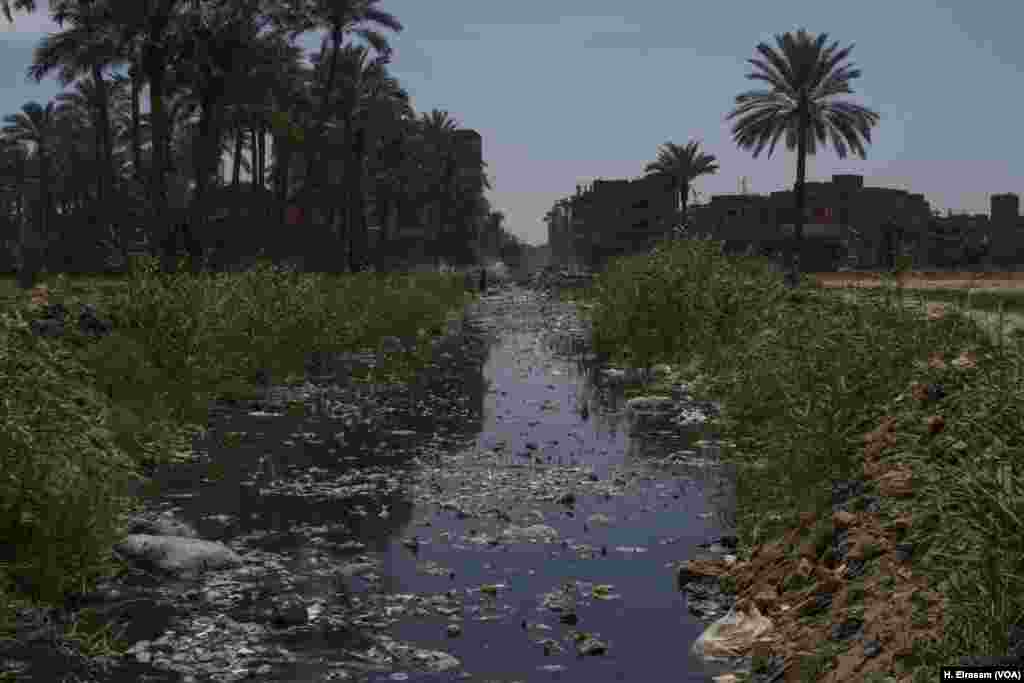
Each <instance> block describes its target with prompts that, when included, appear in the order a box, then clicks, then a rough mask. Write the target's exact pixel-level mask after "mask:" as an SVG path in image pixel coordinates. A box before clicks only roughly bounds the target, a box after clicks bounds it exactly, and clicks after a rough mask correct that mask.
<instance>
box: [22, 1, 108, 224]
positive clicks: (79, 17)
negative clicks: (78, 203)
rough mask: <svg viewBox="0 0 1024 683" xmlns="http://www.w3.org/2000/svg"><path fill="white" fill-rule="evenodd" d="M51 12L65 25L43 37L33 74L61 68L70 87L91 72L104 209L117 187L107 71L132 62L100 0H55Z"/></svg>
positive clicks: (42, 74) (100, 205) (98, 205)
mask: <svg viewBox="0 0 1024 683" xmlns="http://www.w3.org/2000/svg"><path fill="white" fill-rule="evenodd" d="M50 15H51V17H52V18H53V20H54V21H55V22H56V23H57V24H58V25H59V26H61V28H63V27H64V25H65V24H69V25H70V26H69V27H68V28H67V29H65V30H63V31H61V32H60V33H55V34H50V35H47V36H46V37H45V38H43V39H42V40H41V41H40V43H39V45H38V46H37V47H36V50H35V54H34V58H33V62H32V64H31V65H30V66H29V68H28V74H29V77H30V78H32V79H34V80H35V81H36V82H37V83H38V82H40V81H41V80H42V79H43V78H45V77H46V76H47V75H49V74H50V73H52V72H54V71H57V72H58V79H59V81H60V83H61V85H63V86H66V85H68V84H69V83H71V82H72V81H74V80H75V79H77V78H78V77H79V76H82V75H85V74H89V75H91V77H92V81H91V84H90V87H89V89H90V92H89V94H90V95H91V97H92V98H93V99H92V102H91V104H92V108H93V126H92V127H93V130H94V131H95V134H96V151H97V154H101V155H102V156H101V158H102V165H101V166H99V167H98V173H97V176H96V180H97V183H96V187H97V197H96V204H95V207H96V208H97V209H98V211H104V207H105V206H106V203H107V201H106V200H107V197H108V195H109V194H111V193H112V192H113V191H114V168H113V142H112V139H111V134H110V104H109V97H108V90H109V84H108V83H107V82H106V81H105V80H104V76H103V72H104V71H105V70H106V69H108V68H110V67H112V66H116V65H119V64H123V63H125V62H126V61H127V59H128V56H127V55H126V53H125V50H124V49H122V46H121V43H120V41H119V38H118V36H117V34H116V32H115V31H114V30H113V28H112V27H111V24H110V23H109V22H108V21H107V20H106V19H107V17H106V13H105V10H104V8H103V6H102V5H101V4H100V3H99V2H96V1H95V0H51V2H50Z"/></svg>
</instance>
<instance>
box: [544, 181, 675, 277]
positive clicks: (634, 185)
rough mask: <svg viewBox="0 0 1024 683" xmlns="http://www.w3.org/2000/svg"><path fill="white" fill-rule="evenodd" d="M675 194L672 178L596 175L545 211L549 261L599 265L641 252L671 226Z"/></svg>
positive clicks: (574, 264)
mask: <svg viewBox="0 0 1024 683" xmlns="http://www.w3.org/2000/svg"><path fill="white" fill-rule="evenodd" d="M675 215H676V194H675V191H674V189H673V188H672V183H671V179H669V178H666V177H664V176H658V175H650V176H643V177H641V178H637V179H634V180H595V181H594V182H593V183H592V184H591V185H590V186H588V187H586V188H582V187H580V186H577V188H576V194H575V195H573V196H572V197H569V198H567V199H563V200H560V201H558V202H556V203H555V206H554V207H553V208H552V209H551V211H549V212H548V216H547V220H548V242H549V243H550V244H551V245H552V263H553V264H556V265H560V266H567V267H588V268H590V267H601V266H603V264H605V263H607V261H608V260H609V259H610V258H613V257H615V256H622V255H626V254H634V253H639V252H642V251H645V250H647V249H649V248H650V247H651V246H653V245H654V243H655V242H657V241H658V240H659V239H661V238H663V237H664V236H665V235H666V234H668V231H669V230H670V229H671V226H672V223H673V217H674V216H675Z"/></svg>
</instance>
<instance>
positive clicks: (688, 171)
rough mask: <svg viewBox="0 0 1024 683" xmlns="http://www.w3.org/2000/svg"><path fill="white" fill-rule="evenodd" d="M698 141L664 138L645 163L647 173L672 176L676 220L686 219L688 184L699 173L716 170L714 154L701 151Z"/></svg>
mask: <svg viewBox="0 0 1024 683" xmlns="http://www.w3.org/2000/svg"><path fill="white" fill-rule="evenodd" d="M699 148H700V143H699V142H694V141H691V142H689V143H687V144H686V145H685V146H683V145H677V144H675V143H672V142H666V143H665V144H664V145H662V146H661V148H660V149H659V150H658V158H657V159H656V160H655V161H652V162H651V163H649V164H647V166H645V167H644V172H645V173H647V174H649V175H664V176H667V177H669V178H671V179H672V188H673V190H674V191H675V193H676V207H675V208H676V211H677V213H678V216H679V221H680V222H682V223H685V221H686V207H687V204H688V202H689V199H690V184H691V183H692V182H693V181H694V180H696V179H697V178H699V177H700V176H702V175H711V174H712V173H717V172H718V164H717V163H715V162H716V160H715V156H714V155H713V154H704V153H702V152H700V149H699Z"/></svg>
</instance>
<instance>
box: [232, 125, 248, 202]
mask: <svg viewBox="0 0 1024 683" xmlns="http://www.w3.org/2000/svg"><path fill="white" fill-rule="evenodd" d="M244 141H245V135H244V134H243V133H242V129H241V128H236V129H235V154H234V167H233V168H232V169H231V187H232V188H234V190H235V193H236V194H237V192H238V186H239V183H240V182H241V176H242V143H243V142H244Z"/></svg>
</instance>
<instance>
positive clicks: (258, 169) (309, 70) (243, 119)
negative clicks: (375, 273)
mask: <svg viewBox="0 0 1024 683" xmlns="http://www.w3.org/2000/svg"><path fill="white" fill-rule="evenodd" d="M379 3H380V0H49V7H48V9H49V12H50V16H51V17H52V18H53V19H54V21H55V22H56V23H57V24H58V25H59V26H60V27H61V29H62V30H61V31H60V32H58V33H56V34H53V35H49V36H47V37H46V38H44V39H43V40H42V41H41V42H40V44H39V45H38V47H37V48H36V51H35V54H34V59H33V63H32V65H31V66H30V67H29V70H28V76H29V77H30V78H32V79H34V80H36V81H40V80H42V79H43V78H45V77H47V76H50V75H56V76H57V78H58V80H59V82H60V83H61V85H62V86H64V87H66V88H67V87H68V86H72V87H71V89H70V90H67V91H65V92H62V93H61V94H60V95H58V96H57V97H56V98H55V100H54V101H52V102H50V103H47V104H46V105H41V104H38V103H35V102H30V103H27V104H26V105H24V106H23V107H22V110H21V111H20V112H18V113H15V114H11V115H9V116H7V117H5V119H4V120H5V122H6V124H7V125H6V126H5V127H4V128H3V131H2V134H0V176H3V177H6V178H8V180H9V182H10V183H11V184H12V185H13V188H12V189H13V190H14V191H13V192H8V193H7V194H5V195H4V197H5V202H4V205H3V206H2V207H0V208H2V209H4V210H3V211H0V220H2V219H5V218H6V219H8V224H9V225H10V224H13V225H16V226H18V227H19V242H20V246H21V252H22V261H23V263H24V267H23V268H22V269H21V271H20V272H19V282H20V283H21V284H22V286H25V287H30V286H32V284H33V283H34V281H35V278H36V277H37V274H38V271H39V269H40V267H41V265H42V263H41V258H42V250H41V248H40V247H41V245H42V244H43V243H45V242H46V238H47V236H48V235H49V234H50V233H52V232H53V229H52V224H53V222H54V219H55V218H61V219H67V218H68V217H71V216H74V217H76V219H77V218H80V217H82V216H85V217H86V218H87V220H86V221H85V222H86V223H87V224H88V225H90V226H92V232H90V231H89V230H86V229H84V228H76V230H77V231H78V232H79V233H80V235H78V236H79V237H81V238H82V239H84V240H85V241H86V242H88V241H89V240H90V239H92V235H93V233H94V232H95V231H97V230H98V231H99V232H100V233H101V234H102V235H103V236H104V237H106V238H109V240H108V241H109V242H110V243H112V244H114V245H116V246H117V247H118V248H119V249H121V250H122V251H124V250H125V249H126V245H127V243H128V240H129V239H130V237H131V235H130V234H129V233H130V230H129V228H130V227H131V226H132V225H133V220H134V221H135V222H136V223H137V222H140V221H139V220H138V219H139V212H140V211H144V221H143V222H145V223H146V225H147V230H146V234H147V237H148V238H149V243H150V245H151V246H152V247H153V248H154V249H157V250H158V253H159V255H160V256H161V261H162V263H163V267H164V269H165V270H168V271H170V270H173V268H174V266H175V264H176V263H177V258H178V255H179V253H178V248H179V244H178V240H179V238H183V240H184V242H185V245H186V246H189V245H191V246H195V245H202V244H204V243H205V244H208V243H209V239H208V237H209V236H210V235H211V234H213V232H215V230H214V229H213V228H212V227H211V226H210V225H209V219H210V217H211V215H213V214H214V213H215V209H216V208H220V207H221V206H222V205H223V203H224V199H223V198H224V197H230V198H231V199H230V202H228V203H229V211H230V212H231V213H232V214H236V213H237V212H238V211H239V210H240V209H241V208H242V207H243V206H245V205H248V206H250V207H251V206H252V205H254V204H256V205H261V206H263V205H265V206H267V207H269V208H268V211H269V212H270V213H271V215H270V216H269V222H268V223H267V225H273V226H280V224H281V222H282V221H283V219H284V214H285V208H286V206H287V205H289V204H297V205H299V206H302V207H303V208H304V209H306V210H307V213H308V214H309V215H311V216H312V218H313V223H314V226H315V229H314V232H317V238H318V239H320V240H321V241H320V242H319V244H324V242H323V240H325V239H326V240H327V241H328V242H327V245H328V246H332V247H335V249H331V250H329V253H331V254H339V253H345V254H347V264H342V263H341V261H340V259H339V258H338V257H337V256H331V257H330V258H331V264H330V265H329V266H328V267H340V266H342V265H347V266H348V267H349V268H352V269H355V268H359V267H361V266H362V265H364V264H366V263H367V262H368V261H369V260H370V256H371V255H370V254H369V253H368V224H367V214H368V213H370V214H371V215H372V216H374V222H375V223H378V224H380V225H383V226H384V227H385V229H384V230H383V234H382V238H383V240H384V241H385V242H388V241H389V240H391V239H397V238H398V235H397V234H396V232H395V227H396V226H397V225H398V224H399V223H402V222H405V221H404V217H405V216H406V215H407V214H409V213H413V214H424V213H428V214H430V215H431V221H432V223H431V230H430V231H429V235H428V241H429V243H430V247H431V250H432V252H433V255H434V256H435V259H439V258H441V257H442V256H447V255H450V254H455V255H456V258H462V259H467V258H471V257H472V256H473V253H474V248H475V243H476V242H477V241H478V240H479V238H480V234H479V229H478V228H477V226H480V225H482V224H484V223H486V222H487V218H488V216H489V215H490V214H491V207H490V205H489V204H488V202H487V200H486V198H485V197H484V191H485V190H486V189H489V187H490V186H489V183H488V179H487V175H486V172H485V164H484V163H483V162H482V161H481V160H480V159H479V158H478V157H475V158H474V156H473V155H467V154H466V153H465V152H464V149H465V145H464V141H465V140H466V131H463V130H462V129H461V128H460V126H459V124H458V122H457V121H456V120H455V119H454V118H453V117H452V116H451V115H450V114H449V113H448V112H446V111H442V110H434V111H431V112H430V113H428V114H417V113H416V112H415V111H414V110H413V107H412V105H411V102H410V98H409V95H408V93H407V92H406V90H405V89H404V88H403V87H402V85H401V84H400V83H399V81H398V80H397V79H396V78H395V77H394V76H393V75H392V74H391V73H390V70H389V65H390V63H391V58H392V51H391V48H390V46H389V44H388V41H387V38H386V36H385V35H384V33H383V31H391V32H398V31H401V30H402V25H401V24H400V23H399V21H398V20H397V19H396V18H395V17H394V16H393V15H391V14H389V13H387V12H385V11H383V10H382V9H380V7H379ZM0 10H2V11H3V12H4V14H5V15H7V16H8V19H9V20H11V19H12V12H11V11H12V10H18V11H30V12H31V11H35V10H36V3H35V1H34V0H0ZM315 30H323V31H325V37H324V40H323V44H322V46H321V49H320V50H319V52H317V53H315V54H312V55H310V59H309V62H310V63H309V64H308V65H307V64H306V63H305V62H304V60H303V50H302V49H301V48H299V47H297V46H296V45H295V41H296V40H297V38H298V37H299V36H300V35H302V34H304V33H308V32H309V31H315ZM350 36H356V37H358V38H359V39H360V40H361V42H362V44H357V43H353V42H346V41H347V39H348V38H349V37H350ZM122 67H127V73H126V74H125V73H119V72H118V71H116V70H117V69H122ZM122 71H123V69H122ZM144 90H148V95H149V103H150V107H149V109H150V110H149V112H148V113H143V112H142V111H141V107H140V103H141V98H142V94H143V91H144ZM268 148H269V149H268ZM246 151H248V154H246V153H245V152H246ZM225 157H227V158H230V159H231V160H232V164H231V166H232V175H231V179H230V181H229V180H228V178H227V174H226V173H225V171H224V169H223V168H222V167H223V164H222V163H221V161H222V159H224V158H225ZM242 170H245V171H246V172H247V173H248V174H249V176H250V178H251V180H250V183H249V187H248V188H245V189H246V190H247V192H243V188H242V187H241V180H240V175H241V171H242ZM182 202H186V203H187V207H188V209H187V214H186V215H187V219H186V220H184V221H182V220H181V216H180V215H179V213H177V212H176V211H174V210H169V209H175V208H176V207H180V206H181V205H182ZM248 215H249V216H250V217H251V216H252V213H251V211H250V212H249V214H248ZM69 222H70V220H62V221H60V223H62V224H63V225H64V227H65V228H66V227H67V224H68V223H69ZM76 222H77V223H78V224H80V223H81V221H76ZM248 224H251V223H247V224H246V225H248ZM235 225H236V226H237V223H236V224H235ZM179 228H181V229H182V231H183V234H179V231H178V229H179ZM274 231H276V228H275V229H274ZM72 237H73V236H69V235H62V239H64V240H70V239H72ZM261 237H265V235H263V236H261V235H256V234H252V235H249V236H248V237H247V239H251V240H256V239H257V238H261ZM279 237H282V238H285V239H289V238H291V239H294V237H293V236H290V235H281V236H279ZM321 251H324V250H321ZM449 260H450V257H449ZM200 262H201V259H200V258H198V257H197V258H195V259H193V263H194V264H195V263H200Z"/></svg>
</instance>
